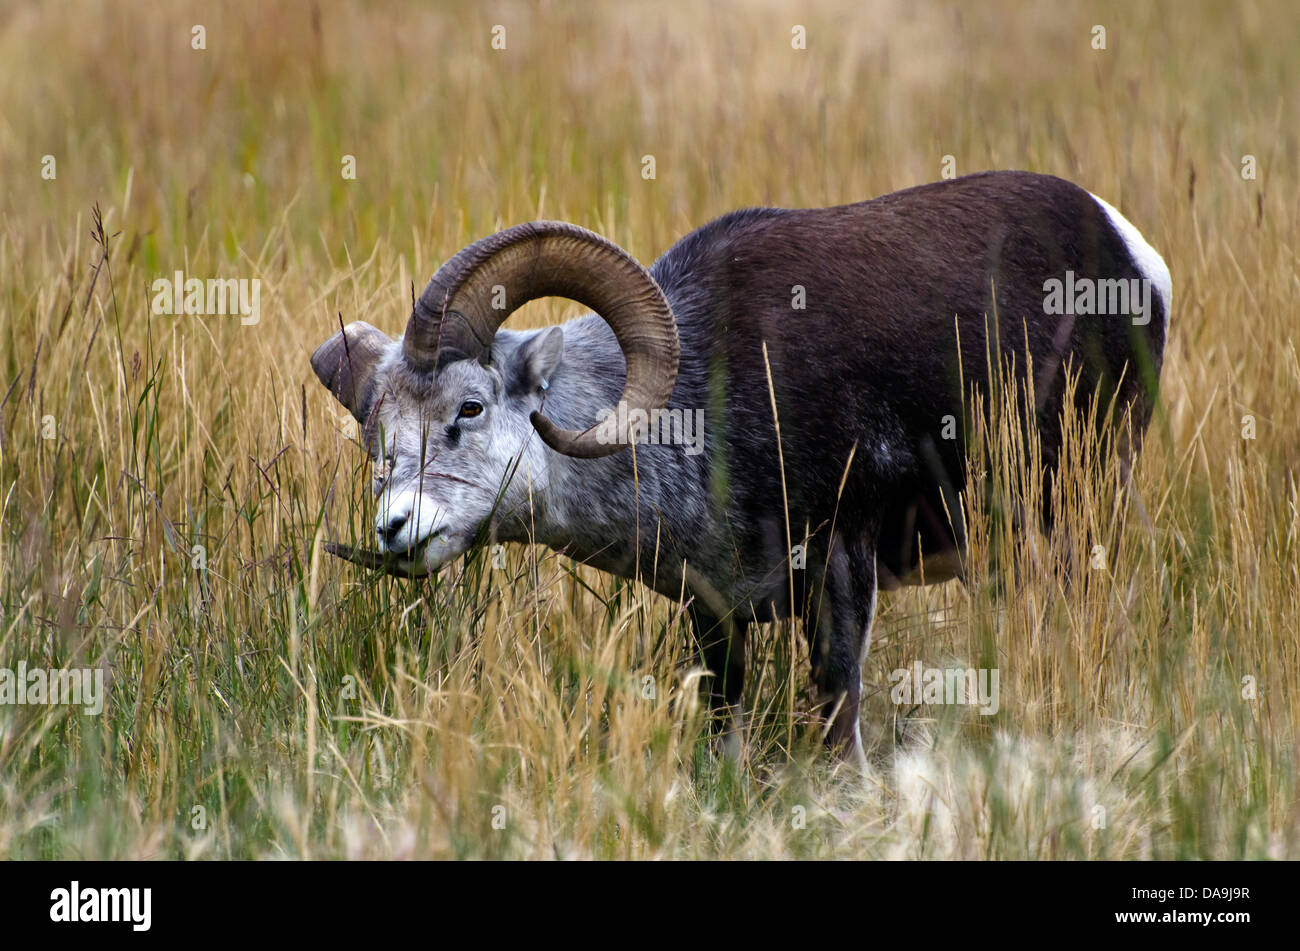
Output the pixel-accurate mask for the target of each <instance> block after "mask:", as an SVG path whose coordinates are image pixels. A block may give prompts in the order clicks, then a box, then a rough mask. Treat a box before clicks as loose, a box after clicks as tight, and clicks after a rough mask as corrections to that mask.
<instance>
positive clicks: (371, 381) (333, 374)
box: [311, 320, 393, 423]
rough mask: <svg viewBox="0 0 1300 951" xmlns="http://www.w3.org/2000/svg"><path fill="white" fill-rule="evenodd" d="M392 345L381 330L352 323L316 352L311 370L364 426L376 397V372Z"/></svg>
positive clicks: (364, 324)
mask: <svg viewBox="0 0 1300 951" xmlns="http://www.w3.org/2000/svg"><path fill="white" fill-rule="evenodd" d="M392 345H393V341H392V339H391V338H389V336H388V334H386V333H384V332H383V331H382V330H380V329H379V328H378V327H372V326H371V325H370V324H368V323H366V322H365V321H364V320H357V321H353V322H352V323H350V324H348V325H347V326H346V327H344V328H343V329H342V330H340V331H339V332H338V333H336V334H335V335H334V336H332V337H330V338H329V339H328V340H326V341H325V342H324V343H323V344H321V345H320V346H319V347H317V348H316V352H315V353H313V354H312V355H311V368H312V369H313V370H315V371H316V376H317V377H318V378H319V379H320V381H321V382H322V383H324V384H325V388H326V389H327V390H329V391H330V392H331V393H333V394H334V398H335V399H337V400H338V401H339V402H340V403H342V404H343V405H344V406H345V407H347V410H348V412H349V413H351V414H352V415H353V416H355V417H356V418H357V421H358V422H361V423H364V422H365V421H366V417H367V416H369V415H370V407H371V403H372V402H373V400H374V397H375V377H376V374H375V371H376V370H378V369H379V364H380V363H381V362H382V361H383V358H384V352H385V351H386V350H387V349H388V348H389V347H391V346H392Z"/></svg>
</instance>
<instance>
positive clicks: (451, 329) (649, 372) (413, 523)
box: [311, 221, 678, 575]
mask: <svg viewBox="0 0 1300 951" xmlns="http://www.w3.org/2000/svg"><path fill="white" fill-rule="evenodd" d="M548 296H558V297H567V298H570V299H572V300H576V301H578V302H579V303H582V304H584V305H586V306H588V307H590V308H592V310H594V311H595V312H596V313H598V314H600V315H601V316H602V317H603V318H604V319H605V321H606V322H607V323H608V324H609V325H610V327H611V328H612V329H613V331H614V334H615V336H616V337H617V338H618V341H619V345H620V347H621V348H622V351H623V357H624V360H625V362H626V369H627V379H626V383H625V386H624V391H623V396H622V400H623V402H624V403H626V404H627V406H628V407H629V408H641V409H644V410H646V411H649V410H651V409H653V408H656V407H661V406H663V405H665V404H666V403H667V401H668V398H669V396H670V395H671V394H672V390H673V385H674V383H675V381H676V377H677V362H678V340H677V328H676V324H675V323H674V321H673V315H672V311H671V309H670V308H669V306H668V302H667V301H666V300H665V299H664V296H663V293H662V292H661V291H660V289H659V287H658V285H657V284H656V283H655V282H654V279H653V278H651V276H650V275H649V274H648V273H647V272H646V271H645V269H644V268H642V267H641V265H640V264H638V263H637V261H636V260H635V259H634V258H633V257H631V256H630V255H629V254H627V253H626V252H625V251H623V250H622V249H620V248H618V247H617V246H616V245H613V244H611V243H610V242H608V241H606V240H605V239H603V238H601V237H599V236H598V235H596V234H593V233H592V232H590V231H586V230H584V229H582V228H578V227H575V226H574V225H569V224H564V223H561V222H549V221H543V222H534V223H531V224H525V225H518V226H516V227H514V228H509V229H507V230H505V231H501V232H499V233H497V234H494V235H492V236H490V237H487V238H484V239H482V240H480V241H477V242H475V243H474V244H472V245H470V246H469V247H467V248H465V249H464V250H463V251H461V252H460V253H459V254H457V255H456V256H455V257H453V258H452V259H451V260H450V261H448V262H447V263H446V264H445V265H443V267H442V268H441V269H440V270H439V271H438V273H437V274H435V275H434V276H433V279H432V280H431V281H430V282H429V285H428V286H427V287H426V288H425V290H424V293H423V294H421V295H420V298H419V299H418V300H417V301H416V302H415V305H414V308H413V310H412V313H411V316H410V320H409V322H408V323H407V326H406V333H405V334H404V335H403V337H402V338H401V339H400V340H394V339H392V338H390V337H389V336H388V335H387V334H385V333H384V332H383V331H381V330H379V329H378V328H376V327H373V326H371V325H370V324H368V323H365V322H364V321H356V322H354V323H352V324H349V325H348V326H347V327H345V328H343V329H342V330H341V331H340V332H339V333H337V334H335V335H334V336H333V337H331V338H330V339H329V340H327V341H325V343H323V344H321V346H320V347H319V348H317V350H316V352H315V353H314V354H313V355H312V358H311V365H312V369H313V370H315V371H316V376H317V377H319V378H320V381H321V382H322V383H323V384H325V386H326V387H327V388H328V389H329V390H330V392H331V393H333V394H334V396H335V397H336V398H337V399H338V400H339V402H341V403H342V404H343V405H344V406H345V407H346V408H347V410H348V411H349V412H350V413H351V414H352V415H353V416H354V417H355V418H356V419H357V421H358V422H360V423H361V424H362V441H363V443H364V445H365V446H366V449H367V451H368V452H369V453H370V457H371V461H372V464H373V467H374V492H375V495H376V498H377V516H376V520H375V538H376V542H377V545H378V550H377V551H361V550H355V549H350V548H347V547H345V546H342V545H337V544H331V545H329V546H328V548H329V550H330V551H331V552H333V553H334V554H338V555H340V556H342V557H345V558H348V559H349V560H351V561H354V562H356V563H358V564H362V565H365V566H367V567H371V568H381V569H384V570H387V571H390V572H392V573H394V574H402V575H422V574H426V573H428V572H430V571H433V570H436V569H437V568H438V567H440V566H441V565H443V564H445V563H446V562H447V561H449V560H450V559H452V558H454V557H456V556H457V555H460V554H462V553H463V552H465V551H467V550H468V549H469V548H470V547H471V546H472V545H473V544H474V542H475V539H477V538H480V537H482V532H483V529H484V527H485V526H486V524H487V523H488V522H489V521H490V520H491V519H492V518H493V517H494V515H496V514H498V513H500V512H502V511H506V512H509V511H514V510H519V509H520V507H521V506H523V507H525V508H526V506H527V504H528V497H529V493H530V491H536V490H537V489H539V488H541V487H542V486H544V485H545V483H546V480H547V471H548V466H547V455H548V450H547V449H546V446H549V447H550V449H552V450H554V451H556V452H559V453H563V454H565V455H566V456H574V457H578V458H595V457H598V456H604V455H609V454H611V453H613V452H617V451H618V450H619V449H621V448H623V447H624V446H626V445H627V444H628V442H629V441H630V440H629V437H628V434H627V433H622V432H616V433H609V432H597V431H596V430H595V429H594V428H592V429H586V430H583V431H577V430H571V429H565V428H563V427H561V426H559V425H557V424H556V423H555V422H553V421H552V419H551V418H550V414H548V406H547V403H546V398H547V392H548V389H549V386H550V383H551V381H552V380H553V379H554V376H555V374H556V372H557V370H558V369H559V367H560V365H561V362H562V361H563V360H566V359H567V360H572V361H581V360H582V354H581V353H571V354H566V353H565V352H564V334H563V332H562V331H561V329H560V328H559V327H551V328H547V329H545V330H541V331H536V332H533V333H529V334H512V335H510V336H509V339H506V336H505V335H502V337H501V338H498V337H497V330H498V328H499V327H500V326H501V324H502V323H503V322H504V321H505V319H506V318H507V317H509V316H510V314H511V313H512V312H513V311H514V310H516V309H517V308H519V307H521V306H523V305H524V304H526V303H527V302H528V301H530V300H534V299H536V298H539V297H548ZM628 415H631V414H630V413H629V414H619V416H620V417H621V418H624V419H626V417H627V416H628ZM611 418H613V417H611ZM534 436H540V437H541V438H540V440H539V439H537V438H534ZM543 443H545V446H544V445H543Z"/></svg>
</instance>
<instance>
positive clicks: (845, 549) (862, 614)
mask: <svg viewBox="0 0 1300 951" xmlns="http://www.w3.org/2000/svg"><path fill="white" fill-rule="evenodd" d="M810 597H811V599H812V603H811V604H810V605H809V612H808V618H809V655H810V659H811V661H812V682H813V688H814V693H815V698H816V701H817V704H818V711H819V712H820V713H821V715H822V716H823V717H824V718H825V719H826V725H825V731H826V732H825V741H826V745H827V747H829V748H830V750H831V751H832V752H833V753H834V754H835V755H836V756H837V757H838V758H841V759H844V760H848V761H850V762H853V763H855V764H856V765H858V766H859V767H862V766H864V765H865V763H866V759H865V755H864V753H863V749H862V733H861V729H860V727H859V722H858V707H859V704H860V702H861V699H862V662H863V660H865V659H866V655H867V648H868V647H869V646H870V644H871V623H872V620H873V619H874V617H875V613H876V555H875V547H874V544H873V543H872V541H871V540H870V539H869V538H868V537H867V536H866V535H860V536H857V537H849V536H847V535H846V534H844V533H836V535H835V536H834V537H833V538H832V539H831V542H830V555H829V556H828V558H827V561H826V570H825V574H824V576H823V584H821V585H816V586H814V587H813V590H812V591H811V592H810Z"/></svg>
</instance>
